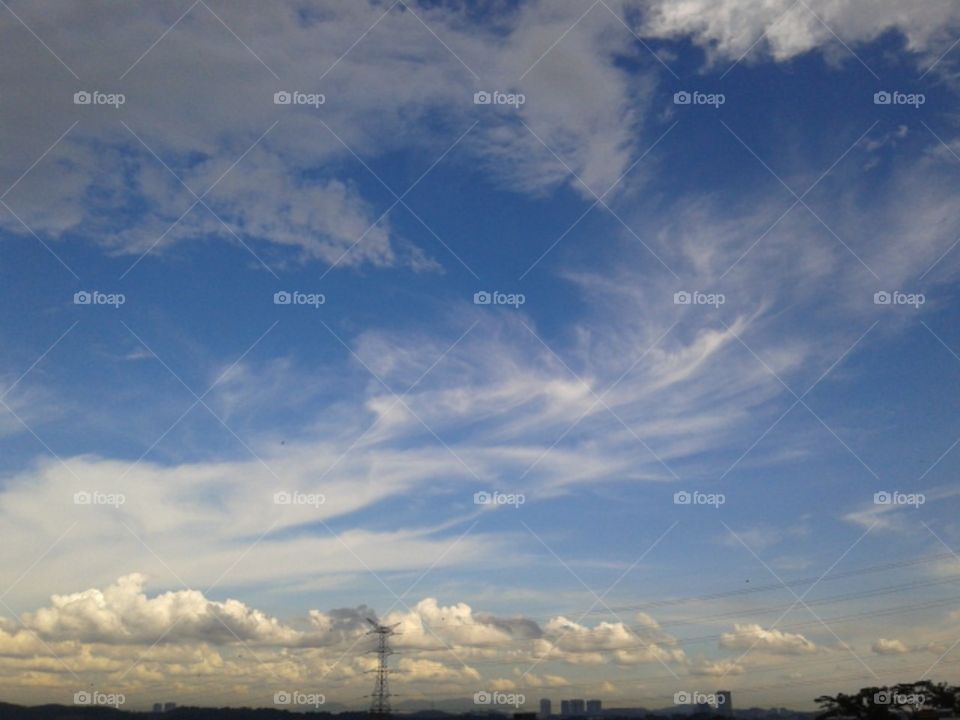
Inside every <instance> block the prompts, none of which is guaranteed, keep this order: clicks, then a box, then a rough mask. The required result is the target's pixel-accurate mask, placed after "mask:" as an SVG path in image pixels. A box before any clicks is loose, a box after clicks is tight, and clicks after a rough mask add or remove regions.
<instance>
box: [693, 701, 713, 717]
mask: <svg viewBox="0 0 960 720" xmlns="http://www.w3.org/2000/svg"><path fill="white" fill-rule="evenodd" d="M712 713H713V707H712V706H711V705H710V703H705V702H702V703H697V704H696V705H694V706H693V714H694V715H710V714H712Z"/></svg>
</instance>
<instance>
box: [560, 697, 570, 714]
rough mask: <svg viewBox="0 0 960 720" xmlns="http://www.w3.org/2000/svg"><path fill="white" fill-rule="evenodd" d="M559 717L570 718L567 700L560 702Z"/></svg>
mask: <svg viewBox="0 0 960 720" xmlns="http://www.w3.org/2000/svg"><path fill="white" fill-rule="evenodd" d="M560 716H561V717H570V701H569V700H561V701H560Z"/></svg>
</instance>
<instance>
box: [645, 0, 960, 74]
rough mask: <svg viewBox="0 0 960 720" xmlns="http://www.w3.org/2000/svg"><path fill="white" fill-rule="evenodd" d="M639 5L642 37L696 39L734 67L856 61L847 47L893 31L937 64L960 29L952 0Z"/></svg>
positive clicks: (729, 0) (695, 0) (717, 0)
mask: <svg viewBox="0 0 960 720" xmlns="http://www.w3.org/2000/svg"><path fill="white" fill-rule="evenodd" d="M630 4H634V3H630ZM640 6H641V7H642V10H641V15H642V16H643V18H644V19H643V22H642V24H641V31H642V33H644V34H646V35H652V36H658V37H670V38H680V37H684V36H690V37H691V38H692V39H693V40H694V42H696V43H697V44H698V45H701V46H703V47H704V48H705V49H707V50H708V54H709V56H710V57H711V58H713V59H716V60H719V59H724V60H729V61H734V60H736V59H738V58H740V57H741V56H743V55H746V54H751V53H752V55H753V56H759V55H761V54H769V56H771V57H773V58H774V59H775V60H777V61H785V60H789V59H790V58H793V57H795V56H797V55H800V54H802V53H805V52H809V51H811V50H816V49H830V50H831V51H832V52H831V56H832V57H837V56H838V55H839V56H841V57H849V55H844V53H847V51H846V50H843V49H842V46H840V47H838V46H839V44H840V43H846V44H847V45H851V46H854V51H856V46H857V45H860V44H864V43H869V42H871V41H873V40H876V39H877V38H879V37H880V36H881V35H883V34H884V33H886V32H888V31H891V30H892V31H897V32H899V33H901V34H902V35H903V36H904V38H905V40H906V47H907V50H909V51H911V52H916V53H921V54H923V55H924V56H927V57H930V56H933V57H935V56H936V54H937V53H936V50H938V49H940V48H943V49H946V46H948V45H949V42H948V39H949V38H950V32H949V31H948V28H951V27H956V26H957V24H958V23H960V9H958V8H957V5H956V3H953V2H951V1H950V0H932V1H931V2H926V3H924V4H923V5H922V6H917V7H914V8H911V10H910V11H909V12H907V11H906V10H905V8H904V5H903V4H902V3H900V2H897V0H877V1H876V2H871V3H870V6H869V12H865V11H864V6H863V5H862V4H860V3H835V2H830V0H810V2H806V3H794V2H792V1H791V0H773V1H771V0H690V1H689V2H683V3H678V2H671V1H670V0H650V1H649V2H644V3H640ZM849 61H850V62H854V63H855V62H857V60H855V59H854V58H853V57H849Z"/></svg>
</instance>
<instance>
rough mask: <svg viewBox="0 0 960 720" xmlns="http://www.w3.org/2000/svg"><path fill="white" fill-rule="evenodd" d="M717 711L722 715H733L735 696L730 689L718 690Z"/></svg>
mask: <svg viewBox="0 0 960 720" xmlns="http://www.w3.org/2000/svg"><path fill="white" fill-rule="evenodd" d="M716 695H717V712H718V713H719V714H720V715H725V716H727V717H733V696H732V695H731V694H730V691H729V690H717V693H716Z"/></svg>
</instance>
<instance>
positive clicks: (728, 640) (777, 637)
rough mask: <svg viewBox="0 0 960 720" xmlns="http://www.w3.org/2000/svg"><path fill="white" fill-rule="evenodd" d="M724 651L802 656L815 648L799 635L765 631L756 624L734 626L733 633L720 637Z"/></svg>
mask: <svg viewBox="0 0 960 720" xmlns="http://www.w3.org/2000/svg"><path fill="white" fill-rule="evenodd" d="M720 647H721V648H724V649H726V650H748V649H753V650H754V651H755V652H760V653H764V652H766V653H772V654H778V655H802V654H809V653H815V652H817V646H816V645H815V644H814V643H812V642H811V641H810V640H808V639H807V638H805V637H804V636H803V635H801V634H800V633H790V632H784V631H782V630H777V629H775V628H774V629H770V630H767V629H765V628H763V627H761V626H760V625H758V624H756V623H747V624H743V625H741V624H739V623H737V624H735V625H734V631H733V632H727V633H723V635H721V636H720Z"/></svg>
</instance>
